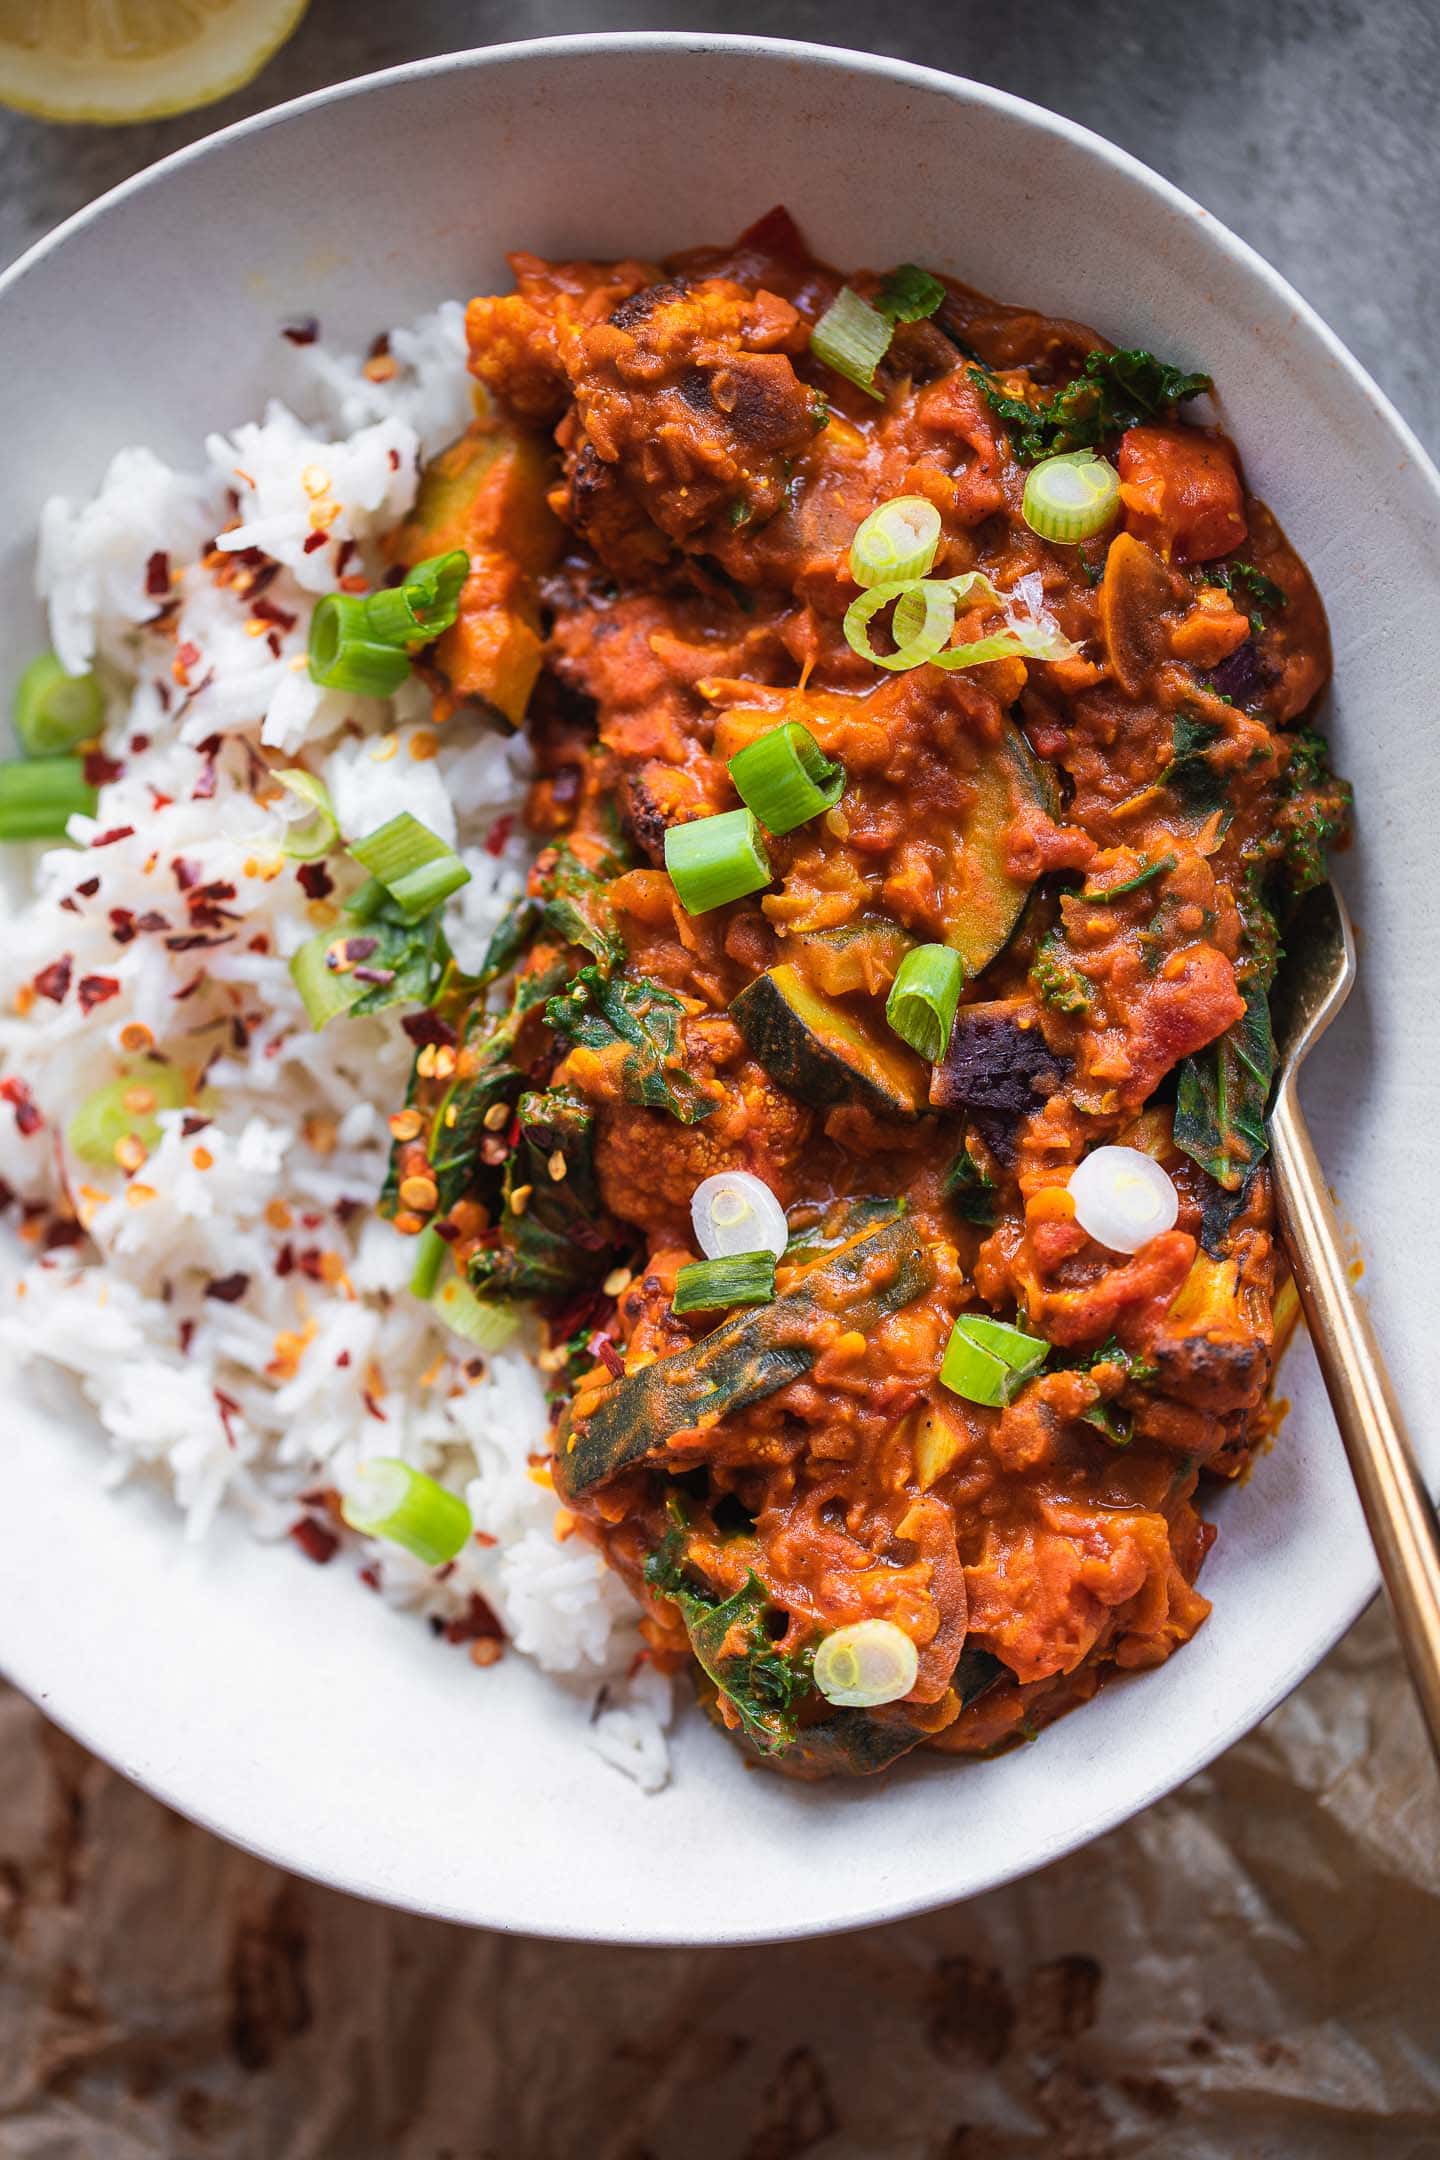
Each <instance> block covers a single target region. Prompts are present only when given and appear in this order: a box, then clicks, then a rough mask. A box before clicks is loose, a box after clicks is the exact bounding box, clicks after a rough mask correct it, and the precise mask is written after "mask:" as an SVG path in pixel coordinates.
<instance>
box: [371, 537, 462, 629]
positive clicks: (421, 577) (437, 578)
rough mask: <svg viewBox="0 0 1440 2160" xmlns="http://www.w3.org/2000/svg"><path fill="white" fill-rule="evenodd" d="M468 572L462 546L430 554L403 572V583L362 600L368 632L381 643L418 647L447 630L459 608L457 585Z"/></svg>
mask: <svg viewBox="0 0 1440 2160" xmlns="http://www.w3.org/2000/svg"><path fill="white" fill-rule="evenodd" d="M469 575H470V558H469V556H468V555H467V554H466V553H465V550H464V549H463V548H452V549H451V550H450V552H449V553H448V554H447V555H431V556H429V557H428V558H427V559H426V560H425V561H424V562H420V563H416V565H415V567H414V569H413V570H409V571H407V572H406V574H405V578H404V581H403V583H402V584H399V585H392V586H387V587H385V588H383V589H382V590H381V591H380V592H374V593H371V594H370V595H369V597H368V598H367V600H366V602H365V615H366V620H367V621H368V623H369V625H370V635H371V636H372V637H374V638H378V639H379V640H380V642H381V644H383V645H399V646H401V647H402V648H403V649H405V650H407V651H410V650H418V648H419V647H420V646H422V645H429V644H430V643H431V642H432V641H433V640H434V639H435V638H437V637H439V636H440V634H441V632H442V631H444V630H448V629H449V628H450V625H451V624H452V623H453V622H454V620H455V617H456V615H457V614H458V613H459V611H460V588H461V587H462V586H463V584H464V583H465V580H466V578H467V577H468V576H469Z"/></svg>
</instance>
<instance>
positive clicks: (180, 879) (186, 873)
mask: <svg viewBox="0 0 1440 2160" xmlns="http://www.w3.org/2000/svg"><path fill="white" fill-rule="evenodd" d="M170 868H171V870H172V871H173V873H174V877H175V883H176V884H177V885H178V886H179V888H180V890H181V892H189V890H190V888H191V886H192V885H193V884H195V883H196V881H197V879H198V878H199V876H200V866H199V864H198V863H193V862H186V860H185V858H184V856H183V855H177V856H176V857H175V859H174V861H173V862H172V863H171V865H170Z"/></svg>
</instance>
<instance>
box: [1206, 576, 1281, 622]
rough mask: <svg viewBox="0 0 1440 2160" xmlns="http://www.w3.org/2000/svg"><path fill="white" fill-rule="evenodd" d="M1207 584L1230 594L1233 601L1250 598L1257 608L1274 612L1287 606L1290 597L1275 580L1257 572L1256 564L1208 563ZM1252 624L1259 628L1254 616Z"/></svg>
mask: <svg viewBox="0 0 1440 2160" xmlns="http://www.w3.org/2000/svg"><path fill="white" fill-rule="evenodd" d="M1205 582H1206V584H1207V585H1219V586H1220V587H1221V588H1222V590H1223V591H1225V592H1227V593H1229V595H1230V597H1231V599H1232V600H1241V599H1242V598H1248V599H1250V600H1253V601H1255V603H1256V604H1257V606H1259V607H1263V608H1270V609H1272V610H1274V609H1276V608H1283V607H1285V606H1286V605H1287V600H1288V596H1287V594H1286V593H1285V591H1284V590H1283V588H1282V587H1281V586H1279V585H1277V584H1276V583H1275V580H1274V578H1268V577H1266V575H1265V573H1264V571H1263V570H1257V569H1256V568H1255V565H1254V563H1248V562H1230V563H1216V564H1209V563H1207V564H1206V566H1205ZM1251 624H1252V627H1258V626H1256V625H1255V618H1254V617H1253V616H1252V617H1251Z"/></svg>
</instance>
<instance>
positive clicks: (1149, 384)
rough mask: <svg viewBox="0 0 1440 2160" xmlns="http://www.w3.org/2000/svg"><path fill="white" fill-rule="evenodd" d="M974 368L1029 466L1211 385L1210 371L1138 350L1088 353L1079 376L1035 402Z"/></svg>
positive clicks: (1161, 411) (1090, 443)
mask: <svg viewBox="0 0 1440 2160" xmlns="http://www.w3.org/2000/svg"><path fill="white" fill-rule="evenodd" d="M970 373H971V376H972V377H973V379H974V380H975V381H976V382H977V383H978V384H979V386H980V388H981V389H982V390H983V391H984V393H985V396H986V398H987V399H988V401H989V403H990V406H991V409H992V410H993V411H994V413H995V414H996V416H997V418H998V419H1000V420H1003V422H1004V423H1005V426H1006V428H1007V429H1008V430H1009V434H1010V439H1011V443H1012V445H1013V447H1014V451H1015V455H1016V457H1018V458H1019V459H1020V460H1021V462H1022V463H1024V464H1027V465H1030V464H1033V463H1034V462H1035V460H1036V459H1037V458H1042V457H1049V456H1050V455H1051V453H1052V452H1054V451H1057V450H1089V449H1093V448H1094V447H1095V445H1096V444H1097V443H1101V442H1103V441H1105V439H1106V438H1107V437H1108V436H1111V435H1119V434H1123V433H1124V431H1125V430H1126V428H1132V427H1139V426H1142V425H1143V424H1144V423H1145V422H1146V421H1147V420H1156V419H1159V418H1161V417H1163V416H1164V415H1165V414H1166V413H1168V412H1169V411H1170V409H1171V408H1172V407H1173V406H1175V405H1178V404H1181V403H1182V402H1183V401H1184V400H1185V399H1186V398H1192V397H1198V396H1199V395H1200V393H1201V391H1202V390H1208V389H1209V388H1210V387H1211V383H1210V377H1209V376H1208V375H1187V374H1185V373H1184V372H1183V370H1181V369H1180V368H1177V367H1172V366H1170V364H1169V363H1168V362H1167V361H1164V360H1157V359H1156V358H1155V355H1154V354H1153V353H1149V352H1144V351H1140V350H1131V351H1126V352H1112V353H1107V352H1092V353H1089V354H1087V355H1086V359H1085V365H1084V367H1083V368H1082V369H1081V370H1080V373H1079V375H1078V376H1076V378H1075V380H1074V381H1073V382H1070V383H1067V384H1066V386H1065V388H1064V389H1063V390H1057V391H1056V392H1055V394H1054V396H1053V397H1049V398H1045V399H1043V400H1042V401H1041V402H1040V403H1039V404H1037V405H1032V404H1030V403H1028V402H1027V400H1026V399H1024V398H1013V397H1007V396H1006V395H1005V393H1004V392H1003V391H1002V390H999V389H997V387H996V385H995V383H994V382H993V380H992V379H991V377H990V376H989V375H988V374H987V373H986V372H985V371H984V370H983V369H982V368H972V369H971V370H970Z"/></svg>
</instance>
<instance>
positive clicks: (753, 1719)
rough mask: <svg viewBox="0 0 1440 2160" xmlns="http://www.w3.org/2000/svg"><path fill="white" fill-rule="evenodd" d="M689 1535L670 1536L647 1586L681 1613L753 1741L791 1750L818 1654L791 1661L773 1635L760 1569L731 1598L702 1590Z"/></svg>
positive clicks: (701, 1659) (766, 1748)
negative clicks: (692, 1568)
mask: <svg viewBox="0 0 1440 2160" xmlns="http://www.w3.org/2000/svg"><path fill="white" fill-rule="evenodd" d="M685 1552H686V1540H685V1532H684V1530H683V1529H682V1528H680V1527H679V1526H675V1527H672V1528H671V1529H670V1530H669V1531H668V1532H667V1534H666V1537H665V1541H664V1543H663V1544H662V1545H661V1546H660V1548H659V1550H658V1551H656V1552H653V1553H652V1554H651V1555H650V1558H649V1559H648V1560H647V1561H646V1563H645V1580H646V1582H647V1583H648V1585H649V1587H650V1588H651V1590H653V1591H654V1592H655V1593H656V1595H657V1596H659V1597H667V1598H671V1599H673V1600H674V1602H675V1603H676V1604H677V1605H678V1606H679V1608H680V1613H681V1617H682V1618H683V1620H684V1622H685V1630H686V1633H687V1634H688V1635H689V1637H690V1647H691V1649H692V1650H693V1652H694V1653H695V1658H696V1662H697V1663H698V1664H699V1665H700V1666H701V1668H702V1669H703V1670H704V1671H705V1672H706V1673H707V1674H708V1675H709V1677H710V1679H711V1680H713V1681H714V1683H715V1686H716V1687H717V1688H718V1689H719V1690H720V1693H721V1694H722V1695H724V1696H726V1697H727V1698H728V1699H729V1701H730V1702H732V1703H733V1704H734V1706H735V1709H736V1710H737V1711H738V1713H739V1716H740V1722H741V1725H742V1726H743V1728H744V1731H745V1735H746V1737H747V1739H749V1740H751V1741H753V1742H754V1744H755V1745H756V1747H758V1748H759V1749H761V1751H762V1752H763V1753H766V1754H770V1753H773V1752H774V1750H775V1749H777V1748H784V1747H789V1746H790V1745H792V1743H793V1742H794V1739H795V1736H796V1732H797V1729H798V1728H797V1724H796V1718H795V1708H796V1705H797V1704H798V1703H799V1702H800V1701H802V1700H803V1698H804V1697H805V1696H806V1695H807V1694H808V1693H809V1692H810V1689H811V1686H812V1684H813V1683H812V1681H811V1678H810V1665H811V1653H810V1652H809V1651H808V1650H806V1651H801V1652H800V1653H798V1654H790V1655H787V1654H786V1652H784V1651H783V1650H780V1649H778V1648H777V1647H776V1645H775V1643H774V1642H773V1641H772V1640H771V1638H770V1636H769V1635H768V1634H767V1633H766V1629H765V1616H766V1613H767V1612H768V1610H769V1608H770V1593H769V1591H768V1590H767V1589H766V1588H765V1585H764V1583H762V1582H761V1580H760V1578H759V1576H758V1575H756V1574H755V1573H754V1571H753V1569H752V1571H751V1572H750V1574H748V1575H747V1576H746V1578H745V1581H744V1582H743V1583H742V1584H741V1586H740V1588H739V1589H738V1590H737V1591H735V1592H734V1594H733V1595H732V1596H730V1597H728V1598H725V1599H723V1600H722V1599H721V1598H720V1596H719V1593H718V1592H717V1591H715V1590H714V1589H712V1588H711V1587H710V1585H709V1584H708V1583H707V1584H703V1585H702V1584H697V1583H696V1582H695V1581H694V1580H693V1578H692V1577H691V1576H690V1575H689V1573H688V1572H687V1570H686V1565H685Z"/></svg>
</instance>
